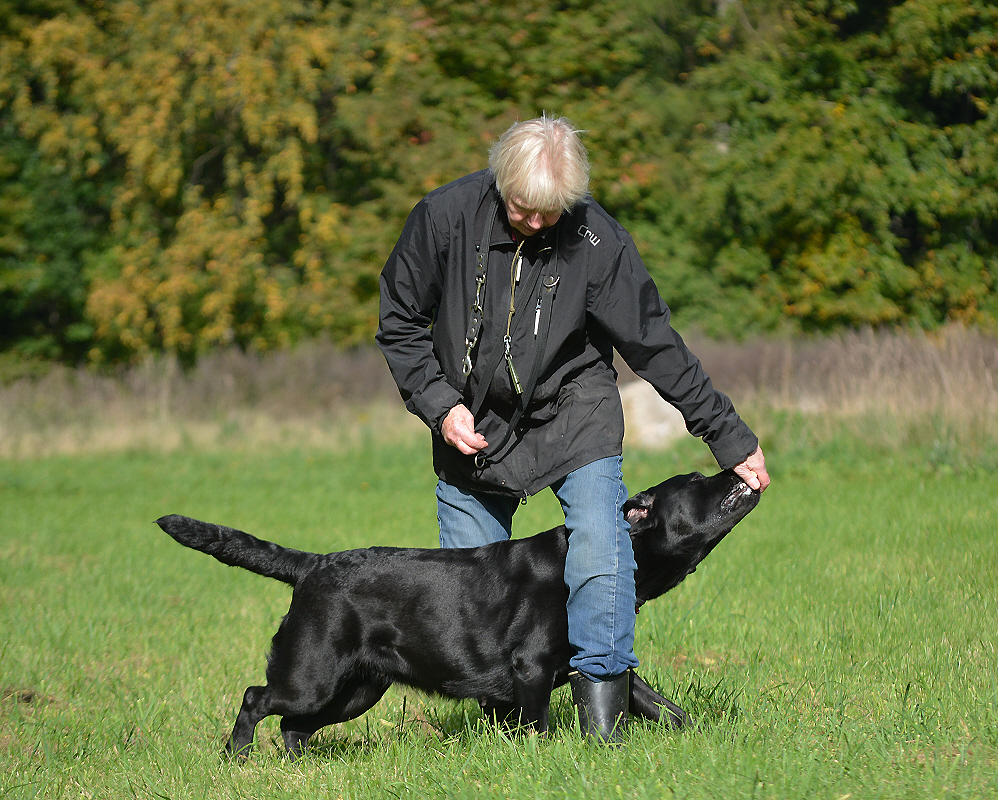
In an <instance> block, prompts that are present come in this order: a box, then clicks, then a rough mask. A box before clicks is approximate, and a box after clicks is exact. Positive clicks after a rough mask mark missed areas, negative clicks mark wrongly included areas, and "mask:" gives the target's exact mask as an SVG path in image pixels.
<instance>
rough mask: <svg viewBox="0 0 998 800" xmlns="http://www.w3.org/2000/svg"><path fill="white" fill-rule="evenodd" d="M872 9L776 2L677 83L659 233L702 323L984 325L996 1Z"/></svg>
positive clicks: (997, 299)
mask: <svg viewBox="0 0 998 800" xmlns="http://www.w3.org/2000/svg"><path fill="white" fill-rule="evenodd" d="M874 6H875V8H874V9H872V11H873V13H871V9H870V8H868V7H867V4H851V3H832V2H829V3H798V4H787V5H784V6H782V7H781V8H779V9H778V13H777V14H774V15H770V16H768V17H763V18H762V19H761V20H760V23H759V27H760V29H764V28H765V29H768V32H767V33H766V34H764V33H763V32H761V31H760V33H759V36H758V37H757V39H756V40H755V41H749V42H747V45H746V48H745V51H744V56H743V57H740V58H725V59H722V60H719V61H718V62H717V63H715V64H712V65H708V66H704V67H703V68H702V69H700V70H698V71H697V72H696V74H695V75H694V76H693V78H692V79H691V83H693V84H694V86H693V87H691V88H693V90H694V92H695V94H696V96H697V98H698V99H699V100H700V102H701V103H702V105H701V108H702V109H703V111H702V117H701V119H700V120H699V121H698V122H697V123H696V126H695V127H696V129H697V130H698V131H699V133H700V135H699V136H693V137H691V138H690V157H691V160H692V169H691V171H690V174H689V184H688V185H687V186H686V187H684V189H685V191H684V192H683V194H682V196H683V199H684V203H685V209H678V210H677V213H676V215H675V216H674V217H673V222H672V223H671V224H670V225H667V226H666V227H667V228H668V229H669V230H670V231H671V232H672V236H673V238H674V239H675V240H677V241H676V242H675V243H674V247H675V249H676V251H677V252H680V253H683V254H684V255H685V256H686V257H685V258H679V259H677V262H676V266H675V267H674V269H676V270H678V271H679V273H680V274H679V276H678V281H679V282H680V283H682V284H684V285H686V286H688V287H690V291H688V292H687V293H686V295H685V296H684V298H683V299H684V300H685V301H686V302H688V303H689V306H688V308H690V309H695V310H696V312H697V314H698V316H700V317H701V318H703V319H705V320H709V322H708V327H709V328H711V329H713V330H715V331H723V330H725V329H729V328H730V326H732V325H734V326H735V327H736V329H737V328H741V329H751V328H760V327H762V328H772V327H776V326H778V325H779V324H781V322H784V321H787V320H789V321H790V322H792V323H794V324H796V325H799V326H800V327H802V328H805V329H829V328H832V327H836V326H842V325H860V324H870V325H878V324H885V323H895V322H904V323H914V324H918V325H922V326H925V327H931V326H934V325H937V324H939V323H942V322H944V321H946V320H953V319H956V320H961V321H965V322H968V323H985V324H988V323H990V324H993V323H994V321H995V319H996V318H998V294H996V290H998V249H996V245H998V238H996V233H998V194H996V187H998V183H996V180H995V179H996V177H998V174H996V169H998V149H996V146H995V145H996V144H998V104H996V100H998V71H996V65H998V59H996V56H998V8H995V7H994V5H993V4H988V3H983V2H979V3H974V2H952V1H951V0H917V1H916V0H909V2H905V3H880V4H874ZM816 8H817V9H818V10H817V11H816V10H815V9H816ZM819 11H820V13H819ZM711 285H712V286H711ZM708 288H713V289H714V290H715V291H717V293H718V296H720V297H722V298H723V300H722V301H721V302H720V303H711V302H709V301H708V300H707V298H709V297H710V295H709V294H708V293H706V292H705V290H706V289H708Z"/></svg>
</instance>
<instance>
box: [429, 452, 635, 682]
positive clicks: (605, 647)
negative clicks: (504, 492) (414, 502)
mask: <svg viewBox="0 0 998 800" xmlns="http://www.w3.org/2000/svg"><path fill="white" fill-rule="evenodd" d="M621 463H622V459H621V458H620V456H615V457H611V458H603V459H600V460H599V461H594V462H593V463H591V464H587V465H586V466H584V467H580V468H579V469H577V470H575V471H574V472H571V473H569V474H568V475H567V476H566V477H564V478H562V479H561V480H560V481H557V482H556V483H554V484H553V485H552V486H551V489H552V491H554V493H555V496H556V497H557V498H558V500H559V502H560V503H561V507H562V510H564V512H565V526H566V527H567V528H568V530H569V532H570V533H571V536H570V537H569V539H568V558H567V559H566V562H565V585H566V586H567V587H568V640H569V642H570V643H571V645H572V647H574V648H575V651H576V653H575V655H574V656H573V657H572V660H571V666H572V668H573V669H577V670H579V671H580V672H581V673H583V674H584V675H586V676H587V677H589V678H591V679H592V680H597V681H599V680H605V679H606V678H610V677H613V676H615V675H619V674H620V673H622V672H624V671H625V670H626V669H628V668H629V667H636V666H637V665H638V660H637V658H636V657H635V655H634V617H635V611H634V600H635V595H634V571H635V569H636V568H637V566H636V564H635V563H634V553H633V551H632V550H631V537H630V525H628V523H627V520H625V519H624V515H623V512H622V511H621V507H622V506H623V504H624V501H625V500H626V499H627V489H626V487H625V486H624V480H623V476H622V474H621ZM518 504H519V500H518V499H517V498H511V497H501V496H499V495H492V494H487V493H484V492H469V491H466V490H464V489H459V488H457V487H456V486H452V485H450V484H448V483H444V482H443V481H439V482H438V483H437V521H438V522H439V523H440V546H441V547H478V546H480V545H483V544H490V543H492V542H500V541H504V540H506V539H509V538H510V535H511V532H512V527H513V514H514V512H515V511H516V508H517V505H518Z"/></svg>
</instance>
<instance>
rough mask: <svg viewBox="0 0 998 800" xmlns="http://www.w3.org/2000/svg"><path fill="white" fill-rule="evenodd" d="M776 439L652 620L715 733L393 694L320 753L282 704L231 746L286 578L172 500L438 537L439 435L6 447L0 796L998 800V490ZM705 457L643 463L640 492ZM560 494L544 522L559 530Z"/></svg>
mask: <svg viewBox="0 0 998 800" xmlns="http://www.w3.org/2000/svg"><path fill="white" fill-rule="evenodd" d="M769 438H771V439H772V441H767V442H765V444H766V446H767V453H768V456H769V461H770V464H771V470H772V473H773V476H774V484H773V486H772V487H771V489H770V490H769V492H767V494H766V496H765V497H764V498H763V501H762V502H761V504H760V505H759V507H758V508H757V509H756V510H755V511H754V512H753V513H752V514H751V515H750V516H749V517H748V518H747V519H746V520H745V521H744V522H743V523H741V525H739V527H738V528H736V529H735V531H734V533H733V534H732V535H731V536H729V537H728V539H726V540H725V541H724V543H722V545H721V546H719V547H718V549H717V550H715V552H714V553H713V554H712V555H711V556H710V558H709V559H708V560H707V561H706V562H705V563H704V564H703V565H702V566H701V567H700V568H699V569H698V570H697V572H696V573H695V574H694V575H693V576H691V577H690V578H689V579H688V580H687V581H686V582H685V583H684V584H682V585H681V586H680V587H679V588H677V589H676V590H675V591H673V592H671V593H669V594H668V595H666V596H665V597H663V598H661V599H659V600H657V601H655V602H653V603H650V604H648V605H646V606H645V607H644V608H643V609H642V613H641V615H640V616H639V618H638V631H637V650H638V655H639V657H640V658H641V660H642V670H641V671H642V674H643V675H644V676H645V677H646V679H648V680H649V681H650V682H651V683H653V684H654V685H657V686H658V687H659V688H660V689H661V690H662V691H663V693H665V694H667V695H669V696H671V697H672V698H673V699H675V700H676V701H677V702H679V703H680V704H681V705H682V706H684V707H685V708H687V709H688V710H689V711H690V712H691V713H692V714H693V715H694V716H695V718H696V719H697V721H698V726H697V727H696V728H695V729H694V730H690V731H687V732H685V733H681V734H673V733H669V732H667V731H665V730H662V729H660V728H658V727H656V726H652V725H647V724H637V725H634V726H632V728H631V732H630V736H629V742H628V745H627V746H626V747H625V748H623V749H621V750H619V751H615V750H607V749H603V748H600V747H596V746H592V745H587V744H585V743H583V742H582V741H580V739H579V737H578V735H577V732H576V730H575V729H574V727H573V719H572V714H571V706H570V701H569V696H568V693H567V690H564V689H562V690H559V691H558V692H557V693H556V695H555V699H554V703H555V707H554V715H553V716H554V722H555V729H554V730H553V731H552V732H551V733H550V734H549V735H548V736H546V737H536V736H512V737H511V736H508V735H506V734H504V733H501V732H497V731H495V730H493V729H491V728H489V727H488V726H485V725H484V724H483V723H482V722H481V721H480V719H479V714H478V709H477V707H476V706H475V704H473V703H471V702H463V703H458V702H452V701H446V700H441V699H438V698H428V697H426V696H424V695H420V694H419V693H416V692H411V691H406V690H404V689H392V690H391V691H390V692H389V694H388V695H386V697H385V698H384V699H383V700H382V701H381V702H380V703H379V704H378V705H377V706H375V708H374V709H372V710H371V711H370V712H369V713H368V714H366V715H364V716H363V717H361V718H360V719H359V720H356V721H354V722H351V723H347V724H344V725H340V726H333V727H331V728H328V729H326V730H325V731H324V732H322V733H321V734H319V735H317V737H316V739H315V740H314V741H315V747H314V748H313V750H312V752H311V753H310V754H309V755H308V756H307V757H305V758H304V759H302V760H301V761H299V762H296V763H290V762H288V761H287V760H285V759H284V758H283V757H282V755H281V749H280V747H279V740H280V735H279V728H278V724H277V720H276V719H275V718H271V719H269V720H267V721H265V722H264V723H263V724H262V725H261V726H260V728H259V731H258V734H259V739H260V746H259V749H258V751H257V754H256V755H255V756H254V757H253V759H252V760H251V761H250V762H249V763H248V764H245V765H237V764H230V763H228V762H227V761H225V760H223V759H221V758H220V757H219V750H220V747H221V745H222V742H223V740H224V738H225V737H226V736H227V734H228V731H229V729H230V727H231V724H232V721H233V719H234V716H235V712H236V709H237V707H238V704H239V701H240V698H241V695H242V691H243V689H244V688H245V687H246V686H247V685H249V684H251V683H257V682H260V681H261V679H262V676H263V666H264V656H265V652H266V649H267V647H268V644H269V640H270V637H271V636H272V635H273V632H274V630H276V626H277V623H278V622H279V620H280V618H281V616H282V614H283V613H284V611H285V610H286V608H287V602H288V600H289V598H290V591H289V590H288V589H287V587H284V586H283V585H280V584H277V583H275V582H273V581H267V580H266V579H263V578H259V577H257V576H254V575H251V574H249V573H247V572H243V571H241V570H234V569H229V568H226V567H224V566H222V565H220V564H219V563H217V562H216V561H214V560H213V559H211V558H209V557H207V556H204V555H202V554H199V553H194V552H191V551H187V550H184V549H183V548H181V547H180V546H179V545H177V544H176V543H174V542H173V541H172V540H170V539H169V538H168V537H167V536H165V535H164V534H163V533H161V532H160V531H159V529H158V528H157V527H156V526H154V525H153V524H152V521H153V520H154V519H156V518H157V517H159V516H160V515H162V514H165V513H172V512H178V513H183V514H187V515H190V516H195V517H200V518H202V519H208V520H212V521H216V522H221V523H224V524H228V525H232V526H235V527H240V528H242V529H244V530H248V531H250V532H252V533H255V534H257V535H260V536H262V537H264V538H268V539H273V540H275V541H278V542H281V543H282V544H287V545H290V546H293V547H298V548H302V549H309V550H319V551H329V550H336V549H344V548H349V547H357V546H366V545H378V544H402V545H411V546H434V545H435V516H434V514H435V509H434V505H433V497H432V485H433V477H432V474H431V470H430V468H429V463H428V454H427V452H426V450H427V448H426V447H425V442H424V441H423V439H422V437H420V436H415V437H414V436H412V435H406V436H404V437H401V440H400V441H396V442H389V440H388V437H386V436H385V435H384V432H380V433H379V432H377V431H374V430H373V429H372V432H371V433H370V435H369V436H367V437H366V439H365V436H364V435H361V436H360V437H359V439H358V438H356V437H355V440H354V441H352V442H351V443H350V445H349V446H347V447H343V448H338V449H336V448H334V449H319V448H307V447H300V446H283V447H280V446H268V447H256V448H233V449H232V451H231V452H222V451H221V449H219V448H212V449H208V450H204V449H201V450H193V451H192V450H187V449H185V448H182V447H181V448H177V449H174V450H172V451H171V452H168V453H154V452H151V451H148V450H135V451H123V452H114V453H105V454H89V455H88V454H85V453H84V454H78V455H73V456H51V457H45V458H38V459H23V460H7V461H0V520H2V522H0V626H2V629H3V642H2V648H0V693H2V699H0V797H4V798H8V797H9V798H23V797H45V798H70V797H73V798H76V797H108V798H111V797H114V798H117V797H142V798H145V797H148V798H181V797H189V798H206V797H207V798H215V797H222V798H228V797H232V798H282V797H289V798H290V797H294V798H303V797H308V798H340V797H343V798H375V797H377V798H381V797H413V798H417V797H418V798H437V797H440V798H445V797H539V798H562V797H566V798H569V797H570V798H578V797H587V798H588V797H592V798H602V797H607V798H610V797H625V798H645V797H648V798H663V797H665V798H669V797H680V798H700V797H717V798H749V797H772V798H797V797H800V798H805V797H806V798H845V797H855V798H880V797H882V798H907V797H912V798H936V797H953V798H957V797H961V798H964V797H967V798H969V797H975V798H976V797H998V777H996V776H998V655H996V652H995V640H996V635H995V627H996V625H995V619H996V617H998V607H996V605H998V600H996V597H998V537H996V531H998V491H996V487H998V480H996V478H995V476H994V472H993V470H992V469H990V468H988V467H989V464H983V466H974V465H968V464H967V463H966V462H965V460H963V459H961V458H958V457H956V456H954V454H953V453H952V452H951V451H950V449H948V448H947V447H946V446H944V445H940V444H939V443H938V442H936V443H933V442H931V441H927V442H926V443H925V444H924V445H917V444H907V445H904V446H899V447H897V448H894V449H892V448H886V447H882V446H871V445H870V444H869V443H866V444H861V443H860V442H861V438H860V437H859V436H856V435H844V436H837V437H824V438H823V439H822V440H821V441H814V440H812V438H810V437H809V436H808V434H807V431H806V429H804V428H801V427H799V426H797V427H795V426H794V424H793V423H789V422H788V423H786V424H785V425H784V426H783V427H782V428H781V429H780V435H779V436H775V435H774V436H770V437H769ZM691 469H702V470H705V471H709V470H711V462H710V461H709V455H708V453H707V449H706V448H705V447H703V446H702V445H700V444H699V443H696V442H692V441H688V442H683V443H681V444H680V445H679V446H678V447H677V448H676V449H675V450H673V451H670V452H668V453H657V454H654V453H647V452H640V451H635V452H630V453H628V454H627V458H626V473H625V477H626V479H627V483H628V486H629V488H630V489H631V490H632V491H637V490H640V489H643V488H646V487H647V486H648V485H651V484H654V483H657V482H659V481H660V480H662V479H664V478H665V477H668V476H670V475H672V474H675V473H678V472H686V471H690V470H691ZM558 522H559V519H558V511H557V508H556V505H555V502H554V501H553V499H552V498H551V497H550V496H548V495H540V496H538V497H537V498H532V499H531V501H530V502H529V503H528V504H527V505H526V506H524V507H522V509H521V511H520V512H518V515H517V523H516V524H517V526H518V532H519V533H520V534H527V533H533V532H535V531H537V530H540V529H542V528H544V527H548V526H550V525H553V524H557V523H558Z"/></svg>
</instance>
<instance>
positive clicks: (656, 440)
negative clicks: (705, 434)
mask: <svg viewBox="0 0 998 800" xmlns="http://www.w3.org/2000/svg"><path fill="white" fill-rule="evenodd" d="M620 400H621V402H622V403H623V405H624V441H625V442H627V443H628V444H629V445H634V446H636V447H646V448H649V449H655V448H663V447H668V445H669V444H671V443H672V442H673V441H674V440H676V439H678V438H680V437H681V436H685V435H687V432H686V423H685V422H684V421H683V415H682V414H680V413H679V412H678V411H676V409H675V408H673V407H672V406H671V405H669V403H667V402H665V400H663V399H662V398H661V397H659V394H658V392H656V391H655V390H654V389H653V388H652V387H651V384H649V383H647V382H646V381H642V380H636V381H630V382H629V383H625V384H623V385H622V386H621V387H620Z"/></svg>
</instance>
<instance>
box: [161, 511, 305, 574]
mask: <svg viewBox="0 0 998 800" xmlns="http://www.w3.org/2000/svg"><path fill="white" fill-rule="evenodd" d="M156 524H157V525H159V527H161V528H162V529H163V530H164V531H166V532H167V533H168V534H170V536H172V537H173V538H174V539H176V540H177V541H178V542H180V543H181V544H182V545H184V547H190V548H192V549H194V550H200V551H201V552H202V553H207V554H208V555H210V556H214V557H215V558H217V559H218V560H219V561H221V562H222V563H223V564H228V565H229V566H230V567H242V568H243V569H248V570H249V571H250V572H255V573H256V574H257V575H263V576H264V577H266V578H275V579H276V580H279V581H284V583H288V584H290V585H292V586H295V585H297V583H298V580H299V579H300V578H301V577H302V576H303V575H304V574H305V573H307V572H308V571H309V570H310V569H312V567H313V566H314V565H315V563H316V561H317V559H319V558H320V556H318V555H317V554H316V553H304V552H302V551H301V550H291V549H289V548H287V547H281V546H280V545H277V544H274V543H273V542H265V541H263V540H262V539H257V538H256V537H255V536H250V535H249V534H248V533H243V532H242V531H237V530H235V529H234V528H226V527H224V526H223V525H215V524H213V523H211V522H201V521H200V520H197V519H191V518H190V517H182V516H180V515H179V514H170V515H168V516H165V517H160V518H159V519H158V520H156Z"/></svg>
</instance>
